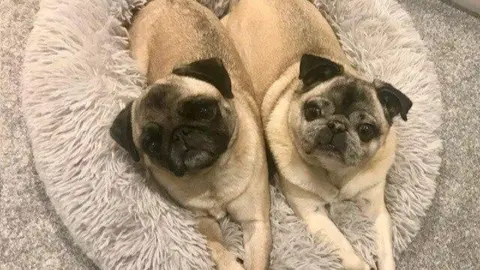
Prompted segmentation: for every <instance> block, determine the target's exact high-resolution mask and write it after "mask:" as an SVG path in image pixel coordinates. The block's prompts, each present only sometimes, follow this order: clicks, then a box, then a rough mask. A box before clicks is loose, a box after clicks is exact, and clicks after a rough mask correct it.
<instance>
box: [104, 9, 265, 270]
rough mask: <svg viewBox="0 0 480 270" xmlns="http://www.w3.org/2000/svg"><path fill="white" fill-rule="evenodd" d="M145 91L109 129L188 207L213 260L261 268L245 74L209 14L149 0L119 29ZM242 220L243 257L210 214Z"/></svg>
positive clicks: (259, 202) (257, 153)
mask: <svg viewBox="0 0 480 270" xmlns="http://www.w3.org/2000/svg"><path fill="white" fill-rule="evenodd" d="M129 39H130V50H131V54H132V57H133V58H134V59H135V60H136V62H137V64H138V67H139V69H140V71H141V72H143V73H144V74H145V75H146V78H147V88H146V91H145V92H144V93H143V94H142V95H141V96H139V97H138V98H137V99H135V100H134V101H132V102H131V103H129V104H128V105H127V106H126V108H125V109H123V110H122V111H121V112H120V113H119V114H118V116H117V117H116V119H115V120H114V122H113V124H112V126H111V128H110V134H111V136H112V138H113V139H114V140H115V141H116V142H117V143H118V144H119V145H120V146H121V147H122V148H124V149H125V150H126V151H128V152H129V153H130V155H131V157H132V158H133V160H134V161H136V162H141V164H142V165H143V166H144V167H145V168H146V170H147V172H148V174H149V176H150V177H151V178H153V179H154V180H156V182H158V183H159V184H160V186H161V187H162V188H163V189H165V190H166V192H167V193H168V194H169V195H170V197H171V198H172V199H173V200H174V201H176V202H177V203H178V204H179V205H181V206H183V207H185V208H187V209H189V210H191V211H193V212H194V213H195V214H196V216H197V219H198V229H199V231H200V232H201V233H202V234H203V235H204V236H205V237H206V240H207V245H208V247H209V249H210V250H211V255H212V258H213V260H214V262H215V263H216V266H217V269H225V270H232V269H244V268H246V269H266V268H267V265H268V262H269V254H270V249H271V232H270V221H269V211H270V193H269V184H268V172H267V165H266V157H265V146H264V138H263V131H262V126H261V116H260V112H259V108H258V106H257V105H256V103H255V99H254V91H253V86H252V82H251V79H250V77H249V75H248V73H247V72H246V69H245V67H244V66H243V64H242V62H241V59H240V57H239V55H238V52H237V51H236V50H235V46H234V44H233V42H232V40H231V39H230V38H229V37H228V33H227V32H226V30H225V29H224V28H223V26H222V25H221V23H220V21H219V20H218V18H216V17H215V15H214V14H213V13H211V12H210V11H209V10H208V9H206V8H205V7H203V6H201V5H200V4H199V3H197V2H195V1H193V0H192V1H189V0H175V1H172V0H154V1H152V2H150V3H149V4H147V6H146V7H144V8H143V9H141V10H140V11H139V12H138V13H137V15H136V17H135V18H134V21H133V23H132V25H131V28H130V30H129ZM226 214H229V215H230V216H231V217H232V218H233V219H234V220H236V221H238V222H239V223H240V224H241V226H242V229H243V235H244V245H245V258H244V260H243V262H242V260H239V259H237V258H236V257H235V256H234V255H233V254H232V253H230V252H229V251H228V250H227V249H226V248H225V247H224V245H223V244H222V235H221V231H220V227H219V224H218V222H217V220H218V219H220V218H223V217H224V216H225V215H226Z"/></svg>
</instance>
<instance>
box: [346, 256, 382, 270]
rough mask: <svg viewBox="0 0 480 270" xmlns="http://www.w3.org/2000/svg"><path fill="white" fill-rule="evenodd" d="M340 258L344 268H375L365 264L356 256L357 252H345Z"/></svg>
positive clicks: (350, 269)
mask: <svg viewBox="0 0 480 270" xmlns="http://www.w3.org/2000/svg"><path fill="white" fill-rule="evenodd" d="M340 259H341V260H342V265H343V267H344V268H345V269H346V270H375V267H372V266H370V265H369V264H367V263H366V262H365V261H364V260H362V259H361V258H360V257H358V256H357V254H345V255H344V256H342V257H341V258H340Z"/></svg>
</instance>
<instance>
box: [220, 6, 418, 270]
mask: <svg viewBox="0 0 480 270" xmlns="http://www.w3.org/2000/svg"><path fill="white" fill-rule="evenodd" d="M222 23H223V24H224V25H225V27H226V28H227V30H228V32H229V34H230V36H231V37H232V39H233V40H234V42H235V45H236V47H237V50H238V51H239V53H240V56H241V57H242V60H243V61H244V64H245V66H246V68H247V71H248V72H249V74H250V75H251V77H252V80H253V85H254V88H255V91H256V97H257V103H258V104H259V105H261V113H262V119H263V126H264V132H265V136H266V139H267V142H268V147H269V148H270V150H271V152H272V154H273V157H274V160H275V163H276V165H277V166H276V167H277V169H278V174H279V186H280V188H281V190H282V192H283V193H284V195H285V197H286V199H287V201H288V203H289V205H290V206H291V207H292V209H293V210H294V212H295V213H296V215H298V216H299V217H300V218H302V219H303V220H304V221H305V222H306V224H307V225H308V228H309V230H310V232H311V233H312V234H313V235H315V236H316V237H318V239H319V240H320V241H329V242H330V243H331V244H332V245H333V246H335V247H336V248H337V250H338V255H339V257H340V259H341V261H342V264H343V266H344V267H345V268H346V269H370V268H371V267H372V266H370V265H368V264H367V263H366V262H365V261H364V260H363V259H361V257H360V256H358V254H356V252H355V250H354V249H353V247H352V245H351V244H350V243H349V241H348V240H347V239H346V237H345V236H344V235H343V234H342V232H341V231H340V230H339V229H338V228H337V227H336V225H335V224H334V223H333V222H332V221H331V220H330V219H329V217H328V209H329V206H330V205H331V204H332V203H335V202H340V201H345V200H349V201H354V202H356V203H357V205H358V206H359V207H360V209H361V210H362V212H363V213H365V214H366V215H367V216H368V217H369V218H370V219H371V220H372V221H373V222H374V229H375V231H376V239H375V242H376V245H377V256H378V259H377V261H376V266H375V267H376V268H378V269H394V268H395V262H394V256H393V248H392V232H391V219H390V216H389V213H388V211H387V208H386V206H385V196H384V193H385V184H386V176H387V173H388V171H389V168H390V167H391V165H392V163H393V161H394V157H395V149H396V135H395V127H394V125H393V120H394V118H396V117H397V116H401V118H402V119H403V120H405V121H406V120H407V113H408V111H409V110H410V108H411V106H412V101H411V100H410V99H409V98H408V97H407V96H406V95H405V94H403V93H402V92H401V91H400V90H398V89H396V88H395V87H394V86H392V85H391V84H389V83H386V82H384V81H381V80H378V79H375V80H373V81H368V80H367V79H365V78H363V77H362V76H361V75H359V73H358V72H357V71H356V70H355V69H354V67H353V65H352V63H350V62H349V61H348V59H347V57H346V55H345V53H344V52H343V50H342V48H341V46H340V43H339V41H338V39H337V37H336V35H335V33H334V31H333V29H332V28H331V26H330V25H329V24H328V22H327V20H326V19H325V18H324V17H323V16H322V15H321V13H320V12H319V11H318V10H317V9H316V7H315V6H314V5H313V4H312V3H311V2H309V1H307V0H241V1H239V2H238V3H236V4H235V5H233V6H232V7H231V11H230V13H229V14H228V15H227V16H225V17H224V18H223V19H222ZM372 268H373V267H372Z"/></svg>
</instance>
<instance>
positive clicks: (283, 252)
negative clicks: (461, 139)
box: [23, 0, 441, 269]
mask: <svg viewBox="0 0 480 270" xmlns="http://www.w3.org/2000/svg"><path fill="white" fill-rule="evenodd" d="M201 2H202V3H203V4H205V5H207V6H208V7H210V8H213V9H215V12H216V14H223V12H224V10H225V7H226V5H227V1H216V0H202V1H201ZM144 4H145V0H43V1H42V2H41V7H40V11H39V13H38V15H37V18H36V21H35V24H34V29H33V31H32V33H31V36H30V39H29V43H28V46H27V55H26V59H25V69H24V76H23V83H24V92H23V104H24V107H23V110H24V114H25V118H26V120H27V124H28V128H29V132H30V134H29V135H30V138H31V141H32V148H33V153H34V157H35V164H36V168H37V171H38V174H39V176H40V178H41V179H42V180H43V182H44V183H45V188H46V190H47V193H48V195H49V196H50V199H51V201H52V203H53V205H54V207H55V209H56V210H57V212H58V214H59V215H60V217H61V218H62V220H63V222H64V223H65V224H66V226H67V227H68V229H69V230H70V232H71V234H72V235H73V237H74V239H75V241H76V242H77V243H78V244H79V246H80V247H81V248H82V249H83V250H84V252H85V253H86V254H87V255H88V256H89V257H90V258H92V259H93V260H94V261H95V262H96V264H97V265H98V266H100V267H101V268H107V269H111V268H115V269H211V268H212V267H213V263H212V261H211V259H210V257H209V253H208V250H207V248H206V246H205V241H204V239H203V237H202V236H201V235H200V234H198V232H197V231H196V229H195V224H194V222H193V221H192V219H191V215H190V213H189V212H188V211H186V210H184V209H181V208H178V207H176V206H174V205H173V204H171V203H170V202H169V201H168V200H167V199H165V197H164V196H161V195H160V194H161V193H160V192H159V191H158V190H156V187H155V186H150V185H149V184H148V182H147V181H146V180H145V175H144V174H143V170H142V168H140V167H139V166H138V165H136V164H134V162H133V161H132V160H131V159H130V158H129V157H128V155H127V154H126V153H125V152H124V151H122V150H121V149H120V148H119V147H117V146H116V145H115V143H114V142H113V140H112V139H111V138H110V136H109V133H108V129H109V127H110V124H111V123H112V120H113V119H114V118H115V116H116V114H117V113H118V112H119V111H120V110H121V109H122V108H123V107H124V106H125V104H126V103H127V102H128V101H130V100H132V99H133V98H135V97H136V96H138V95H139V94H140V93H141V91H142V89H143V86H144V81H145V80H144V79H145V78H144V77H143V76H142V75H141V74H140V73H139V71H138V70H137V69H136V68H135V64H134V62H133V60H132V59H131V58H130V56H129V52H128V38H127V31H126V28H125V27H126V25H128V23H129V20H130V19H131V17H132V10H134V9H137V8H139V7H141V6H142V5H144ZM316 4H317V5H318V6H319V7H321V9H322V10H323V11H324V12H326V13H328V16H329V19H330V20H331V23H332V24H333V26H334V28H335V30H336V31H337V34H338V36H339V38H340V39H341V42H342V45H343V47H344V49H345V50H346V52H347V53H348V55H349V57H351V59H352V61H353V62H354V63H355V64H356V65H357V66H358V68H359V69H360V70H361V71H362V72H363V73H364V74H365V75H366V76H367V77H368V78H373V77H377V78H380V79H383V80H385V81H388V82H390V83H392V84H393V85H395V86H396V87H398V88H400V89H402V90H403V91H404V92H405V93H406V94H407V95H408V96H409V97H410V98H411V99H412V100H413V102H414V106H413V108H412V110H411V112H410V114H409V120H408V122H406V123H404V122H400V121H399V122H396V123H395V125H396V126H397V127H398V129H397V130H398V137H399V147H398V152H397V157H396V160H395V164H394V166H393V168H392V169H391V171H390V173H389V177H388V185H387V190H386V195H387V196H386V197H387V204H388V209H389V211H390V213H391V215H392V219H393V232H394V248H395V254H396V256H397V258H398V256H399V254H400V252H401V251H402V250H404V249H405V248H406V247H407V245H408V243H409V242H410V241H411V240H412V237H414V236H415V235H416V233H417V232H418V230H419V228H420V220H421V218H422V216H423V215H424V214H425V211H426V209H427V208H428V207H429V205H430V202H431V200H432V198H433V196H434V193H435V178H436V176H437V175H438V169H439V166H440V161H441V159H440V156H439V153H440V151H441V141H440V139H439V137H438V136H437V135H436V132H437V129H438V127H439V125H440V123H441V118H440V113H441V101H440V92H439V87H438V83H437V80H436V76H435V73H434V67H433V65H432V64H431V63H430V62H429V61H428V60H427V56H426V50H425V48H424V46H423V44H422V41H421V39H420V37H419V35H418V33H417V32H416V31H415V30H414V28H413V25H412V22H411V20H410V18H409V17H408V15H407V14H406V13H405V11H403V10H402V9H401V7H400V6H399V5H398V4H397V3H396V2H395V1H394V0H337V1H332V0H323V1H322V0H318V1H316ZM271 192H272V197H273V202H272V211H271V214H272V217H271V220H272V226H273V242H274V245H273V251H272V254H271V268H272V269H338V268H339V267H340V265H339V262H338V258H336V257H335V255H334V252H333V250H332V248H331V247H329V246H326V245H325V244H324V243H321V242H320V243H316V242H315V241H314V240H313V239H312V237H311V236H310V235H309V234H308V232H307V230H306V228H305V225H304V224H303V223H302V222H301V221H299V220H298V219H297V218H296V217H295V215H294V214H293V213H292V211H291V209H290V208H289V207H288V206H287V204H286V203H285V200H284V198H283V197H282V195H281V194H280V193H279V192H278V190H276V189H275V188H272V191H271ZM355 210H356V207H355V206H354V205H349V204H348V203H345V204H342V205H335V206H333V207H332V213H331V216H332V218H333V219H334V221H335V222H336V223H337V225H338V226H339V227H341V228H342V230H343V232H344V233H345V234H346V235H347V237H348V238H349V239H350V240H351V241H352V243H353V244H354V246H355V248H356V249H357V250H358V251H359V252H360V253H361V254H362V255H363V256H364V257H365V259H366V260H367V261H369V262H372V258H373V256H374V254H375V250H374V247H373V244H372V232H371V230H370V229H371V228H370V226H371V224H370V223H369V222H367V221H365V220H362V219H361V218H360V217H359V215H357V214H356V212H355ZM222 228H223V230H224V235H225V238H226V240H225V241H226V242H227V244H228V245H229V247H230V248H231V249H232V251H234V252H236V253H238V254H239V256H242V249H241V246H242V240H241V231H240V229H239V226H237V225H236V224H235V223H233V222H230V221H229V220H227V219H226V220H224V221H222Z"/></svg>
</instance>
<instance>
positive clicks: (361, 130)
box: [357, 124, 377, 142]
mask: <svg viewBox="0 0 480 270" xmlns="http://www.w3.org/2000/svg"><path fill="white" fill-rule="evenodd" d="M357 132H358V135H359V136H360V140H362V141H363V142H369V141H371V140H372V139H373V138H374V137H375V136H376V134H377V129H376V127H375V126H374V125H371V124H361V125H359V126H358V128H357Z"/></svg>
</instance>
